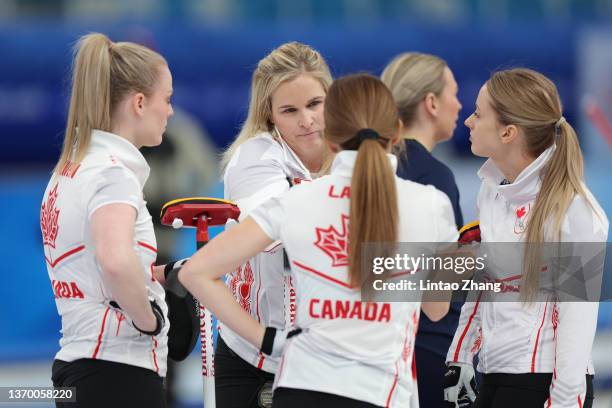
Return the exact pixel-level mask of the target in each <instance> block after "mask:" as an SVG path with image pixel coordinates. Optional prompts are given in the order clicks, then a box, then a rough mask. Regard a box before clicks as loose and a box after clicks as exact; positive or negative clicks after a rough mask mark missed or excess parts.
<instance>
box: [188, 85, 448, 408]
mask: <svg viewBox="0 0 612 408" xmlns="http://www.w3.org/2000/svg"><path fill="white" fill-rule="evenodd" d="M325 123H326V128H325V138H326V140H327V143H328V144H329V145H330V148H331V149H332V150H333V151H335V152H337V154H336V156H335V158H334V161H333V164H332V168H331V173H330V174H329V175H328V176H325V177H321V178H319V179H317V180H314V181H312V182H310V183H302V184H300V185H299V186H297V187H295V188H293V189H291V190H290V191H288V192H287V193H286V194H284V195H283V196H281V197H276V198H272V199H270V200H268V201H267V202H266V203H264V204H263V205H261V206H260V207H259V208H257V209H256V210H255V211H253V212H251V214H250V215H249V216H248V217H247V218H246V219H244V220H243V221H242V222H241V223H240V225H238V226H236V227H234V228H232V229H229V230H227V231H225V232H224V233H222V234H221V235H220V236H218V237H217V238H216V239H214V240H213V241H211V243H210V244H209V245H208V246H207V247H205V248H203V249H202V250H200V251H199V252H198V253H196V254H195V255H194V256H193V257H192V258H191V260H190V261H189V262H188V263H187V264H186V265H185V266H184V267H183V269H182V270H181V271H180V272H179V280H180V281H181V282H182V283H183V284H184V285H185V287H186V288H188V289H189V290H190V291H191V293H193V294H194V295H195V296H196V297H197V298H198V299H200V300H201V301H203V302H204V304H205V305H206V307H207V308H210V309H211V310H212V311H213V312H214V313H215V315H216V316H217V317H218V319H219V320H220V321H222V322H224V323H225V325H226V327H231V328H232V329H233V330H235V331H236V332H237V333H239V334H240V335H241V336H242V337H243V338H245V339H247V341H248V342H249V343H250V344H251V345H252V346H253V347H255V348H257V349H259V350H261V352H262V353H263V354H268V355H270V354H271V355H279V354H281V352H282V359H281V364H280V367H279V369H278V371H277V373H276V378H275V385H274V387H275V390H274V403H273V406H274V407H281V408H283V407H298V408H299V407H314V406H316V407H335V408H337V407H376V406H390V407H396V406H403V407H418V399H417V390H416V384H415V381H414V377H413V370H412V367H413V358H412V350H413V346H414V336H415V333H416V329H417V324H418V316H419V315H418V313H419V310H420V308H421V307H422V308H423V310H424V312H425V313H426V314H428V315H429V317H430V318H431V319H432V320H437V319H439V318H441V317H442V316H443V315H444V314H445V313H446V311H447V310H448V302H423V303H422V304H421V302H420V299H419V298H417V297H415V298H414V299H413V301H410V302H383V301H380V302H367V301H366V300H364V299H363V298H362V295H361V293H362V292H361V290H360V289H361V288H362V284H364V282H368V280H367V279H368V278H369V277H371V276H372V275H371V273H372V270H371V268H370V267H369V266H368V264H367V262H366V263H364V261H363V259H362V250H363V248H364V247H363V245H365V244H367V243H388V244H390V245H391V247H393V248H395V243H397V242H455V241H456V240H457V237H458V233H457V229H456V228H455V225H454V221H453V213H452V207H451V205H450V202H449V200H448V198H447V197H446V196H445V195H444V194H442V193H441V192H439V191H438V190H436V189H435V188H433V187H431V186H423V185H420V184H417V183H413V182H411V181H407V180H401V179H399V178H398V177H397V176H395V166H396V163H397V161H396V158H395V156H393V155H391V154H390V152H391V148H392V146H393V145H394V144H395V143H397V142H398V140H399V136H400V133H401V122H400V120H399V117H398V115H397V108H396V106H395V102H394V100H393V97H392V95H391V93H390V92H389V90H388V89H387V87H386V86H385V85H384V84H383V83H382V82H381V81H380V80H379V79H377V78H375V77H373V76H370V75H364V74H361V75H350V76H347V77H344V78H341V79H338V80H336V81H335V82H334V83H333V84H332V86H331V87H330V89H329V92H328V94H327V99H326V106H325ZM349 237H350V239H349ZM277 240H280V241H281V242H282V243H283V245H284V247H285V248H286V250H287V255H288V261H289V263H290V271H289V273H290V276H291V278H292V279H293V280H294V282H295V286H296V288H295V289H296V293H297V306H298V307H297V316H296V319H295V324H296V325H295V328H294V329H293V330H287V329H286V330H279V329H277V328H274V327H270V326H267V324H266V323H265V322H263V321H258V319H257V317H256V316H252V314H250V313H248V311H245V310H244V309H242V308H241V307H240V305H239V304H237V302H236V301H235V299H234V297H233V296H232V294H231V292H230V291H228V290H227V288H226V287H225V286H224V284H223V282H222V281H221V280H220V278H221V277H222V276H223V274H225V273H227V272H229V271H231V270H233V269H235V268H236V267H237V266H238V265H240V264H241V263H242V262H244V260H245V259H249V258H250V257H252V256H253V255H254V254H257V253H258V252H260V251H261V250H262V249H264V248H266V247H269V246H270V245H271V244H272V243H274V242H276V241H277ZM385 278H386V279H387V278H390V277H389V276H388V275H387V276H385Z"/></svg>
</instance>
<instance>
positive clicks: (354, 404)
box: [272, 387, 378, 408]
mask: <svg viewBox="0 0 612 408" xmlns="http://www.w3.org/2000/svg"><path fill="white" fill-rule="evenodd" d="M272 406H273V408H313V407H316V408H378V405H373V404H370V403H368V402H363V401H359V400H354V399H352V398H347V397H341V396H340V395H335V394H328V393H325V392H318V391H310V390H299V389H295V388H283V387H280V388H277V389H276V390H274V403H273V404H272Z"/></svg>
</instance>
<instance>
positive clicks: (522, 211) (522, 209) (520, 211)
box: [516, 206, 525, 218]
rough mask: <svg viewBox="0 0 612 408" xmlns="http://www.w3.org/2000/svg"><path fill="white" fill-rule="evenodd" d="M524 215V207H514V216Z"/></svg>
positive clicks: (521, 216)
mask: <svg viewBox="0 0 612 408" xmlns="http://www.w3.org/2000/svg"><path fill="white" fill-rule="evenodd" d="M524 215H525V207H524V206H523V207H521V208H517V209H516V216H517V217H518V218H523V216H524Z"/></svg>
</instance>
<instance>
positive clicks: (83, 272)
mask: <svg viewBox="0 0 612 408" xmlns="http://www.w3.org/2000/svg"><path fill="white" fill-rule="evenodd" d="M148 176H149V166H148V165H147V162H146V161H145V159H144V157H143V156H142V154H140V152H139V151H138V149H137V148H136V147H135V146H134V145H132V144H131V143H130V142H128V141H127V140H126V139H124V138H122V137H120V136H117V135H114V134H112V133H108V132H103V131H99V130H94V131H93V132H92V138H91V145H90V147H89V149H88V151H87V154H86V156H85V158H84V160H83V161H82V162H81V164H80V165H74V164H73V163H68V164H67V165H66V166H65V168H64V169H62V171H61V172H60V174H54V175H53V176H52V177H51V180H50V181H49V184H48V186H47V189H46V191H45V195H44V198H43V202H42V207H41V212H40V217H41V230H42V235H43V243H44V252H45V259H46V263H47V271H48V273H49V278H50V279H51V284H52V287H53V292H54V295H55V303H56V305H57V310H58V312H59V314H60V316H61V318H62V338H61V340H60V347H61V349H60V351H59V352H58V353H57V355H56V359H59V360H64V361H68V362H70V361H74V360H77V359H80V358H91V359H100V360H107V361H114V362H119V363H124V364H129V365H133V366H138V367H144V368H147V369H150V370H153V371H155V372H156V373H158V374H159V375H160V376H162V377H164V376H165V375H166V359H167V355H168V348H167V334H168V328H169V325H168V324H166V326H165V327H164V329H163V330H162V332H161V333H160V334H159V335H158V336H146V335H143V334H141V333H140V332H139V331H137V330H136V329H135V328H134V327H133V326H132V324H131V319H130V318H129V316H126V315H125V314H124V313H122V312H121V311H119V310H116V309H114V308H112V307H111V306H109V302H110V301H112V300H115V299H114V298H113V294H112V293H111V291H110V289H109V287H108V286H107V285H106V283H105V281H104V273H103V271H102V269H101V268H100V265H99V264H98V262H97V260H96V256H95V248H94V246H93V242H92V236H91V230H90V220H91V216H92V214H93V212H94V211H95V210H96V209H98V208H100V207H102V206H104V205H107V204H111V203H125V204H129V205H131V206H133V207H134V208H135V209H136V211H137V212H138V215H137V218H136V224H135V227H134V229H135V230H134V251H135V252H136V254H137V255H138V256H139V258H140V261H141V263H142V275H143V277H144V282H145V284H146V286H147V291H148V293H149V296H150V297H152V298H153V299H155V301H156V302H157V304H158V305H159V306H160V307H161V308H162V310H163V311H164V314H165V315H167V307H166V303H165V301H164V298H165V294H164V289H163V288H162V286H161V285H160V284H159V282H157V281H155V280H154V279H153V276H152V266H153V265H154V264H155V259H156V257H157V250H156V241H155V235H154V233H153V223H152V220H151V216H150V215H149V212H148V211H147V207H146V202H145V201H144V199H143V195H142V187H143V186H144V183H145V182H146V180H147V177H148ZM166 321H167V320H166Z"/></svg>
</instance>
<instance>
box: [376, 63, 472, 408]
mask: <svg viewBox="0 0 612 408" xmlns="http://www.w3.org/2000/svg"><path fill="white" fill-rule="evenodd" d="M381 79H382V81H383V82H384V83H385V85H387V86H388V87H389V89H390V90H391V93H392V94H393V98H394V99H395V102H396V104H397V108H398V111H399V116H400V119H401V120H402V122H403V124H404V128H403V131H402V139H404V141H403V143H401V144H400V145H398V146H400V147H401V148H400V149H396V151H397V152H398V158H399V163H398V167H397V175H398V176H399V177H401V178H403V179H406V180H411V181H415V182H417V183H420V184H425V185H427V184H431V185H433V186H434V187H436V188H437V189H438V190H440V191H442V192H443V193H445V194H446V195H447V196H448V198H449V199H450V201H451V204H452V205H453V210H454V214H455V225H456V227H457V229H459V228H461V227H462V224H463V215H462V214H461V207H460V205H459V189H458V188H457V183H456V182H455V176H454V175H453V172H452V171H451V170H450V169H449V168H448V166H446V165H445V164H444V163H442V162H441V161H439V160H438V159H436V158H435V157H434V156H433V155H432V153H431V152H432V151H433V149H434V148H435V147H436V145H437V144H438V143H441V142H444V141H446V140H448V139H450V138H451V137H452V136H453V131H454V130H455V127H456V125H457V118H458V114H459V111H460V110H461V103H459V100H458V99H457V91H458V86H457V82H456V81H455V78H454V76H453V72H452V71H451V70H450V68H449V67H448V65H447V64H446V62H445V61H444V60H442V59H441V58H439V57H437V56H435V55H431V54H421V53H416V52H410V53H403V54H400V55H398V56H396V57H395V58H394V59H393V60H392V61H391V62H390V63H389V65H387V67H386V68H385V69H384V71H383V73H382V75H381ZM460 312H461V303H460V302H453V303H452V304H451V308H450V311H449V313H448V314H447V315H446V316H445V317H444V318H443V319H442V320H440V321H439V322H432V321H431V320H429V318H428V317H427V316H426V315H425V314H423V313H422V314H421V319H420V320H419V330H418V332H417V336H416V344H415V359H416V366H417V379H418V385H419V389H420V392H419V402H420V406H421V408H438V407H441V406H443V388H444V373H445V371H446V364H445V360H446V353H447V351H448V348H449V346H450V343H451V341H452V339H453V335H454V334H455V330H456V329H457V324H458V321H459V313H460Z"/></svg>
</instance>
